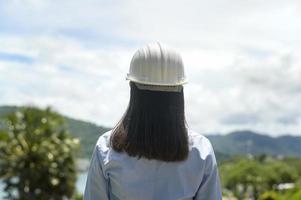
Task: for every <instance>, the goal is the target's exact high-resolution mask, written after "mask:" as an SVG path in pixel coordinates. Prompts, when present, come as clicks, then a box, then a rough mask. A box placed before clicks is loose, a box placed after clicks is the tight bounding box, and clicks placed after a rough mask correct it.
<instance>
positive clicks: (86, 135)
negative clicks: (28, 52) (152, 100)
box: [0, 106, 109, 158]
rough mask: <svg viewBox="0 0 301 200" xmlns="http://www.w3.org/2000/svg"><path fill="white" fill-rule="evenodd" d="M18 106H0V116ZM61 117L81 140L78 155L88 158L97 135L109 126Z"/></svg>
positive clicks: (71, 131) (13, 110)
mask: <svg viewBox="0 0 301 200" xmlns="http://www.w3.org/2000/svg"><path fill="white" fill-rule="evenodd" d="M19 108H20V107H16V106H0V117H1V116H3V115H5V114H8V113H11V112H15V111H16V110H17V109H19ZM63 117H64V118H65V123H66V126H67V128H68V129H69V131H70V133H71V134H72V135H74V136H75V137H78V138H79V139H80V141H81V151H80V157H83V158H90V157H91V154H92V151H93V147H94V145H95V143H96V141H97V139H98V137H99V136H100V135H101V134H103V133H104V132H106V131H108V130H109V128H106V127H102V126H97V125H96V124H93V123H90V122H85V121H82V120H76V119H73V118H70V117H66V116H63Z"/></svg>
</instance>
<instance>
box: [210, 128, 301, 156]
mask: <svg viewBox="0 0 301 200" xmlns="http://www.w3.org/2000/svg"><path fill="white" fill-rule="evenodd" d="M207 137H208V138H209V140H210V141H211V142H212V145H213V147H214V149H215V151H218V152H224V153H226V154H228V155H245V154H252V155H259V154H268V155H275V156H278V155H282V156H298V157H301V137H298V136H289V135H286V136H280V137H270V136H267V135H262V134H259V133H256V132H252V131H248V130H245V131H234V132H231V133H229V134H227V135H207Z"/></svg>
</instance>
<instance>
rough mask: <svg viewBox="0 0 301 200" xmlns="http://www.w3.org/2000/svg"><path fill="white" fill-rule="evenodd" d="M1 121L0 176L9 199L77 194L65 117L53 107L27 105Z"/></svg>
mask: <svg viewBox="0 0 301 200" xmlns="http://www.w3.org/2000/svg"><path fill="white" fill-rule="evenodd" d="M3 119H4V120H2V123H1V124H0V178H2V179H3V182H4V185H5V191H6V192H7V197H6V198H8V199H22V200H29V199H30V200H32V199H49V200H61V199H70V198H72V197H73V195H74V194H75V192H74V191H75V183H76V166H75V154H76V152H77V151H76V150H77V149H78V147H79V140H78V139H77V138H73V137H71V135H70V134H69V133H68V131H67V130H66V127H65V125H64V120H63V118H62V117H61V116H60V115H59V114H57V113H55V112H53V111H52V110H51V109H50V108H47V109H45V110H39V109H37V108H34V107H24V108H22V109H21V110H19V111H17V112H15V113H12V114H8V115H6V116H5V117H4V118H3Z"/></svg>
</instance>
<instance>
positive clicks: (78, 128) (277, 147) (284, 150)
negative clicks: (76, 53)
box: [0, 106, 301, 161]
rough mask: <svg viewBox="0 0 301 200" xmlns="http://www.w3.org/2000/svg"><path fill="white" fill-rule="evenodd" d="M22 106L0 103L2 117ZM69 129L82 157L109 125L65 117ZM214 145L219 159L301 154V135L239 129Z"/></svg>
mask: <svg viewBox="0 0 301 200" xmlns="http://www.w3.org/2000/svg"><path fill="white" fill-rule="evenodd" d="M17 109H19V107H16V106H0V116H3V115H5V114H7V113H10V112H14V111H16V110H17ZM63 117H64V118H65V121H66V125H67V128H68V129H69V131H70V132H71V134H73V135H74V136H76V137H78V138H79V139H80V140H81V146H82V150H81V154H80V157H83V158H90V156H91V154H92V151H93V147H94V145H95V143H96V141H97V139H98V137H99V136H100V135H101V134H103V133H104V132H106V131H108V130H109V128H106V127H102V126H98V125H96V124H93V123H90V122H86V121H82V120H77V119H73V118H70V117H66V116H63ZM207 137H208V138H209V139H210V141H211V142H212V144H213V147H214V150H215V154H216V157H217V159H218V160H219V161H221V160H227V159H229V158H230V156H233V155H245V154H254V155H258V154H268V155H283V156H298V157H301V137H297V136H288V135H286V136H281V137H276V138H274V137H270V136H267V135H262V134H258V133H256V132H252V131H247V130H246V131H235V132H231V133H229V134H226V135H218V134H217V135H207Z"/></svg>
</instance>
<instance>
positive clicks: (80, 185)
mask: <svg viewBox="0 0 301 200" xmlns="http://www.w3.org/2000/svg"><path fill="white" fill-rule="evenodd" d="M87 174H88V173H87V172H83V173H80V174H79V175H78V177H77V182H76V189H77V191H78V192H79V193H82V194H83V193H84V190H85V185H86V180H87ZM3 190H4V185H3V182H2V181H0V199H3V197H4V196H5V193H4V191H3Z"/></svg>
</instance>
